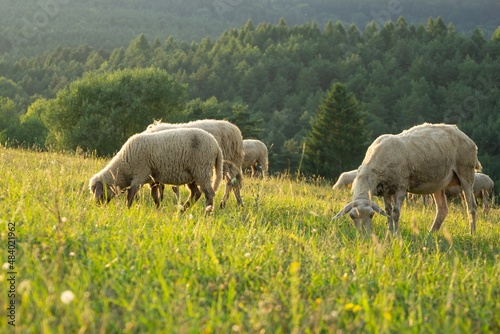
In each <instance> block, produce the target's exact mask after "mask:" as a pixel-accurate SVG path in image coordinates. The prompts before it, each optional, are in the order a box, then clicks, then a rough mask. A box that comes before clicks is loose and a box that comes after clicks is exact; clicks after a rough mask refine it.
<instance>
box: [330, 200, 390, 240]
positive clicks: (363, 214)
mask: <svg viewBox="0 0 500 334" xmlns="http://www.w3.org/2000/svg"><path fill="white" fill-rule="evenodd" d="M375 213H380V214H382V215H384V216H387V214H386V213H385V212H384V210H382V209H381V208H380V207H379V206H378V205H377V204H376V203H374V202H372V201H370V200H368V199H358V200H354V201H352V202H351V203H349V204H347V205H346V206H345V207H344V208H343V209H342V210H341V211H340V212H339V213H337V214H336V215H335V217H334V218H339V217H341V216H343V215H345V214H349V216H350V217H351V219H352V221H353V223H354V226H356V228H358V229H364V230H366V231H367V232H368V233H369V232H370V229H371V226H372V219H373V215H375Z"/></svg>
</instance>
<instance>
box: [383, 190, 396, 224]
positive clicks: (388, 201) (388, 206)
mask: <svg viewBox="0 0 500 334" xmlns="http://www.w3.org/2000/svg"><path fill="white" fill-rule="evenodd" d="M384 208H385V212H386V213H387V215H388V216H387V227H388V228H389V231H390V232H392V233H394V231H395V230H394V219H393V215H392V196H390V195H384Z"/></svg>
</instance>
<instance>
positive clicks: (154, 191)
mask: <svg viewBox="0 0 500 334" xmlns="http://www.w3.org/2000/svg"><path fill="white" fill-rule="evenodd" d="M162 187H163V184H161V183H153V184H152V185H151V188H150V191H149V193H150V194H151V197H152V198H153V201H154V202H155V206H156V208H159V207H160V204H161V200H162Z"/></svg>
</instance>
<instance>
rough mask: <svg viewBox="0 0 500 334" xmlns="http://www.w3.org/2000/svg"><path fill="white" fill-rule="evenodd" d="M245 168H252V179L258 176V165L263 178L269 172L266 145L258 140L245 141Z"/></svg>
mask: <svg viewBox="0 0 500 334" xmlns="http://www.w3.org/2000/svg"><path fill="white" fill-rule="evenodd" d="M243 152H244V158H243V166H245V167H252V177H256V176H257V175H258V173H259V172H258V165H260V167H261V170H262V177H265V176H266V175H267V172H268V168H269V166H268V154H267V147H266V144H264V143H263V142H261V141H260V140H257V139H244V140H243Z"/></svg>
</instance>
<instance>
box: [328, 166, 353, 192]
mask: <svg viewBox="0 0 500 334" xmlns="http://www.w3.org/2000/svg"><path fill="white" fill-rule="evenodd" d="M357 175H358V170H357V169H354V170H350V171H348V172H343V173H342V174H340V176H339V179H338V180H337V182H336V183H335V184H334V185H333V187H332V189H333V190H340V189H343V188H348V187H349V186H351V185H352V183H353V182H354V179H355V178H356V176H357Z"/></svg>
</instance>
